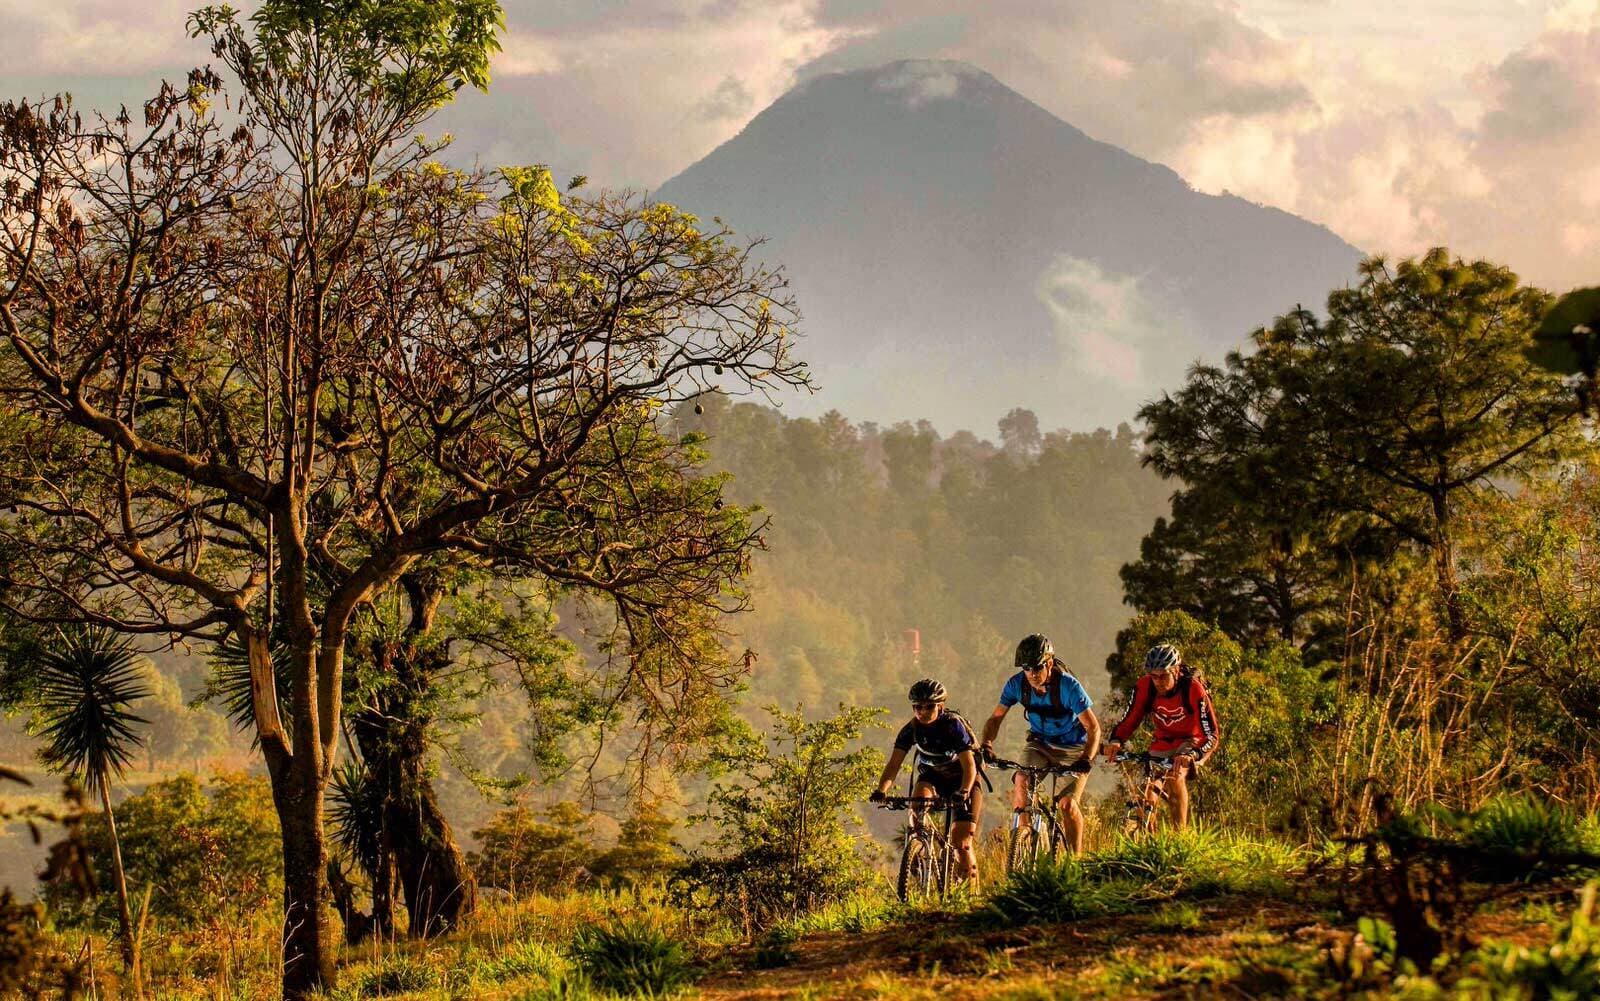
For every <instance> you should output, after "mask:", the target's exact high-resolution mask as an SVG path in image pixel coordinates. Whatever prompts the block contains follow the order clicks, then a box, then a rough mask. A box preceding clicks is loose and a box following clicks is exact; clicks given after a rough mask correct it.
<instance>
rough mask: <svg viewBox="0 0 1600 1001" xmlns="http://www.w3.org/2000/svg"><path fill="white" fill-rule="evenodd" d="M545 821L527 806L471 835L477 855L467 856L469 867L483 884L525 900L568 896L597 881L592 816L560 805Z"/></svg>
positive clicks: (505, 812) (572, 806)
mask: <svg viewBox="0 0 1600 1001" xmlns="http://www.w3.org/2000/svg"><path fill="white" fill-rule="evenodd" d="M543 818H544V819H542V820H541V819H540V815H539V814H536V813H535V812H534V811H533V810H531V809H529V808H528V807H526V806H515V807H512V808H511V809H509V810H502V811H500V812H499V813H497V814H495V815H494V817H493V818H492V819H491V820H490V821H489V823H488V824H487V825H485V826H484V827H483V828H481V829H479V830H476V831H473V832H472V835H473V837H475V838H477V839H478V850H477V851H475V852H472V853H471V854H470V855H469V856H468V864H469V865H471V867H472V872H473V875H475V876H477V877H478V882H479V883H480V884H482V885H484V886H493V887H497V888H499V889H502V890H506V891H508V892H510V893H513V894H517V895H519V896H521V895H524V894H529V893H562V892H567V891H571V890H574V889H577V888H579V887H581V886H583V885H585V884H587V883H589V882H590V881H591V880H592V879H593V874H592V871H591V869H590V862H591V859H592V858H593V856H594V855H595V849H594V831H593V830H592V829H591V828H590V820H589V815H588V814H586V813H584V812H583V809H582V808H581V807H580V806H578V804H576V803H557V804H556V805H555V806H552V807H551V808H550V809H548V810H546V811H545V812H544V814H543Z"/></svg>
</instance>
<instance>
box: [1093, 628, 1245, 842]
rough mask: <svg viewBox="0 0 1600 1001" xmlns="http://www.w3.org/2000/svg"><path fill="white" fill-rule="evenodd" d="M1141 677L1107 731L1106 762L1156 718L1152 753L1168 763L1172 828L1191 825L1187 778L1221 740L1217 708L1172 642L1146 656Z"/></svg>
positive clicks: (1155, 648)
mask: <svg viewBox="0 0 1600 1001" xmlns="http://www.w3.org/2000/svg"><path fill="white" fill-rule="evenodd" d="M1144 670H1145V675H1144V677H1142V678H1140V679H1139V681H1138V683H1137V684H1136V685H1134V688H1133V698H1132V699H1130V700H1129V701H1128V711H1127V713H1126V714H1125V715H1124V716H1123V717H1122V722H1120V723H1118V724H1117V725H1116V726H1115V727H1113V728H1112V730H1111V740H1110V741H1109V742H1107V743H1106V760H1107V761H1111V760H1113V759H1115V758H1116V756H1117V752H1118V751H1121V750H1122V745H1123V744H1125V743H1127V742H1128V738H1129V737H1132V736H1133V733H1134V731H1135V730H1137V729H1138V728H1139V724H1140V723H1142V722H1144V718H1145V716H1147V715H1154V716H1155V736H1154V737H1153V738H1152V739H1151V741H1150V753H1151V754H1153V755H1155V756H1157V757H1161V758H1167V759H1169V760H1170V761H1171V762H1172V773H1171V775H1170V776H1169V777H1168V779H1167V809H1168V812H1169V814H1170V816H1171V820H1172V824H1173V826H1175V827H1177V828H1179V829H1182V828H1183V827H1186V826H1187V825H1188V823H1189V776H1190V774H1192V773H1193V772H1194V771H1195V770H1196V769H1198V768H1199V766H1200V765H1201V763H1203V762H1204V761H1206V760H1207V759H1208V758H1210V757H1211V755H1212V754H1213V753H1215V752H1216V749H1217V745H1218V743H1219V742H1220V741H1221V735H1220V733H1219V729H1218V727H1217V710H1216V707H1215V706H1213V705H1212V704H1211V695H1210V693H1208V692H1207V691H1206V688H1205V685H1204V684H1202V683H1201V681H1200V679H1199V678H1196V677H1194V676H1193V675H1192V674H1190V673H1189V672H1188V671H1187V670H1185V669H1184V667H1183V657H1182V655H1181V654H1179V652H1178V648H1177V647H1175V646H1173V645H1172V644H1171V643H1162V644H1159V645H1158V646H1154V647H1151V648H1150V652H1149V653H1148V654H1146V655H1145V658H1144Z"/></svg>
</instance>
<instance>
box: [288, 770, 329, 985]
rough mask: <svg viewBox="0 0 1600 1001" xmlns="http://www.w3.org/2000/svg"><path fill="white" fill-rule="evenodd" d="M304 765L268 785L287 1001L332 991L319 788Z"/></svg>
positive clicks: (321, 786) (318, 784) (321, 788)
mask: <svg viewBox="0 0 1600 1001" xmlns="http://www.w3.org/2000/svg"><path fill="white" fill-rule="evenodd" d="M306 765H307V763H306V762H304V761H302V760H301V759H300V758H298V757H297V758H296V759H295V760H294V761H293V762H291V763H290V764H289V767H288V768H287V769H285V770H282V771H279V770H276V769H274V770H273V771H275V772H278V774H274V776H273V781H272V793H273V799H274V801H275V802H276V803H277V807H278V821H279V825H280V826H281V827H282V829H283V997H284V999H285V1001H301V999H304V998H307V997H309V996H311V995H312V994H315V993H317V992H319V991H324V990H327V989H330V988H332V987H333V985H334V958H335V955H336V953H337V944H336V940H335V936H334V927H333V910H332V907H331V904H332V900H331V896H330V894H329V889H328V875H327V873H328V858H327V850H326V847H325V844H324V841H323V832H322V794H323V785H322V782H321V781H320V777H319V776H318V775H317V773H316V771H315V770H314V769H310V768H307V767H306ZM307 772H309V773H310V774H306V773H307Z"/></svg>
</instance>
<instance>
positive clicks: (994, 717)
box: [979, 705, 1011, 750]
mask: <svg viewBox="0 0 1600 1001" xmlns="http://www.w3.org/2000/svg"><path fill="white" fill-rule="evenodd" d="M1010 711H1011V707H1010V706H1006V705H1000V706H995V707H994V712H993V713H990V714H989V718H988V719H986V720H984V721H983V739H982V740H981V741H979V744H980V745H981V746H982V747H983V748H984V749H985V750H989V749H991V748H993V747H994V739H995V738H996V737H998V736H1000V723H1001V721H1003V720H1004V719H1005V718H1006V713H1008V712H1010Z"/></svg>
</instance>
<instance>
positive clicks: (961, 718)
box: [911, 705, 994, 792]
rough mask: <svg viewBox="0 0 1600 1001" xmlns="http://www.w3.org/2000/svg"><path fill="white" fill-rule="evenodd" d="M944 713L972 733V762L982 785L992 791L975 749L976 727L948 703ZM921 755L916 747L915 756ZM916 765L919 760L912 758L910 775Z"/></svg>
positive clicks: (915, 771) (980, 757)
mask: <svg viewBox="0 0 1600 1001" xmlns="http://www.w3.org/2000/svg"><path fill="white" fill-rule="evenodd" d="M944 715H946V716H954V717H955V718H956V719H957V720H958V721H959V722H960V723H961V725H962V726H964V727H966V728H967V732H968V733H970V734H972V740H973V743H974V749H973V752H972V762H973V764H974V765H976V766H977V768H978V778H979V779H981V780H983V784H984V787H985V788H986V789H988V790H989V791H990V792H994V783H993V782H990V781H989V776H988V774H987V773H986V772H985V771H984V769H983V765H984V762H983V755H981V754H979V753H978V752H977V749H976V743H977V740H978V729H977V727H975V726H973V725H972V721H971V720H969V719H967V718H966V717H965V716H963V715H962V714H961V712H960V710H957V709H951V708H950V707H949V706H948V705H947V706H945V707H944ZM921 757H922V750H921V749H920V748H918V750H917V758H918V759H921ZM918 765H919V760H913V761H912V762H911V774H912V775H916V773H917V767H918Z"/></svg>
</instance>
